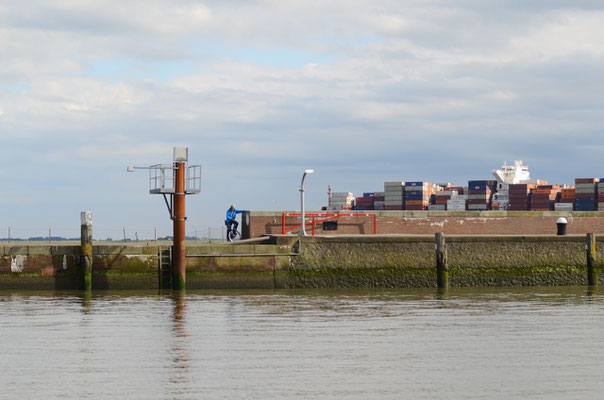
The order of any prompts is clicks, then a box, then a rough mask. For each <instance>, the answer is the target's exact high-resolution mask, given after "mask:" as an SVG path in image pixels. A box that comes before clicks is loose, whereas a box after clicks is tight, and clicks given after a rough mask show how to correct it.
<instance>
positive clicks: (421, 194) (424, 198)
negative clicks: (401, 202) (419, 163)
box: [405, 181, 433, 210]
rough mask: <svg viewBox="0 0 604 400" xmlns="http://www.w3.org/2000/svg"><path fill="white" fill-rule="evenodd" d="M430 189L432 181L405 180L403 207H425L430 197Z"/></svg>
mask: <svg viewBox="0 0 604 400" xmlns="http://www.w3.org/2000/svg"><path fill="white" fill-rule="evenodd" d="M432 191H433V188H432V183H430V182H421V181H420V182H407V185H406V186H405V209H406V210H425V209H427V208H428V205H429V204H430V199H431V197H432Z"/></svg>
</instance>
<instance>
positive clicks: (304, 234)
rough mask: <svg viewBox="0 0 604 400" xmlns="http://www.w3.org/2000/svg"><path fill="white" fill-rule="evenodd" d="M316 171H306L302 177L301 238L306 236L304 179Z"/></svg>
mask: <svg viewBox="0 0 604 400" xmlns="http://www.w3.org/2000/svg"><path fill="white" fill-rule="evenodd" d="M314 173H315V170H314V169H305V170H304V175H302V183H301V184H300V226H301V228H302V229H300V236H306V224H305V222H306V221H305V220H306V217H305V215H304V178H306V174H314Z"/></svg>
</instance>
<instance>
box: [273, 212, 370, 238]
mask: <svg viewBox="0 0 604 400" xmlns="http://www.w3.org/2000/svg"><path fill="white" fill-rule="evenodd" d="M299 215H301V214H300V213H287V212H284V213H282V214H281V234H282V235H285V233H286V232H287V231H291V230H295V229H298V228H301V227H302V225H294V226H290V227H285V217H290V216H292V217H293V216H299ZM306 216H308V217H312V221H311V222H305V223H304V226H307V225H311V226H312V236H315V225H316V224H320V223H322V222H325V221H332V220H335V219H339V218H342V217H373V234H374V235H377V214H369V213H314V214H308V213H307V214H306ZM315 217H327V218H324V219H319V220H317V219H315Z"/></svg>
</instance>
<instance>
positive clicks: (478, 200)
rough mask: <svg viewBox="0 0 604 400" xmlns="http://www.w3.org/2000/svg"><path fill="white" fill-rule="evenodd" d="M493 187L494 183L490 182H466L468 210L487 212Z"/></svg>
mask: <svg viewBox="0 0 604 400" xmlns="http://www.w3.org/2000/svg"><path fill="white" fill-rule="evenodd" d="M495 185H496V182H495V181H491V180H473V181H468V210H472V211H483V210H489V209H490V208H491V194H492V191H493V188H494V187H495Z"/></svg>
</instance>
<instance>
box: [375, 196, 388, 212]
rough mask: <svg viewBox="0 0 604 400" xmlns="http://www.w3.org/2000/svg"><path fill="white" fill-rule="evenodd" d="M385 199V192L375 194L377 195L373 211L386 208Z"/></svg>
mask: <svg viewBox="0 0 604 400" xmlns="http://www.w3.org/2000/svg"><path fill="white" fill-rule="evenodd" d="M385 198H386V197H385V193H384V192H375V195H374V196H373V209H374V210H383V209H384V206H385V205H386V200H385Z"/></svg>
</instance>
